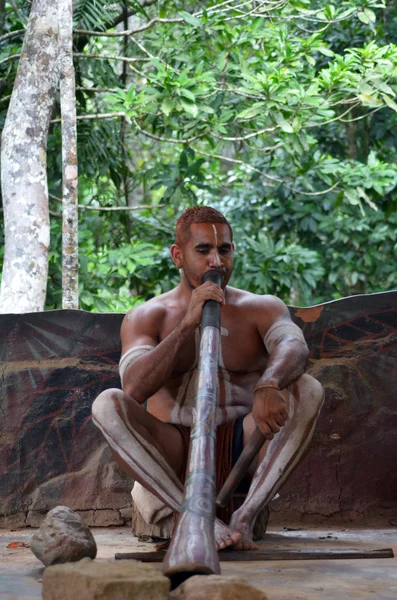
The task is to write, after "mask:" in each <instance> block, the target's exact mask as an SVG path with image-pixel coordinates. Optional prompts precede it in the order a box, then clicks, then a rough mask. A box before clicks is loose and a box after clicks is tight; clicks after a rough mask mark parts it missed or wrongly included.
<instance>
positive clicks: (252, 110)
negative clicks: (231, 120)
mask: <svg viewBox="0 0 397 600" xmlns="http://www.w3.org/2000/svg"><path fill="white" fill-rule="evenodd" d="M264 109H265V103H264V102H255V103H254V104H253V105H252V106H250V107H249V108H245V109H244V110H242V111H241V112H240V113H239V114H238V115H237V118H238V119H251V118H253V117H256V116H257V115H259V114H261V113H264V112H265V110H264Z"/></svg>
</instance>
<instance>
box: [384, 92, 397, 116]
mask: <svg viewBox="0 0 397 600" xmlns="http://www.w3.org/2000/svg"><path fill="white" fill-rule="evenodd" d="M381 96H382V98H383V100H384V101H385V102H386V104H387V106H388V107H389V108H391V109H393V110H394V111H396V112H397V104H396V103H395V102H394V100H393V99H392V98H390V96H388V95H387V94H381Z"/></svg>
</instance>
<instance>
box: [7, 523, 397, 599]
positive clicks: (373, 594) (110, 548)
mask: <svg viewBox="0 0 397 600" xmlns="http://www.w3.org/2000/svg"><path fill="white" fill-rule="evenodd" d="M33 532H34V530H33V529H31V528H29V529H23V530H18V531H6V530H0V600H16V599H17V600H20V599H21V600H22V599H23V600H37V599H38V598H41V580H42V574H43V568H42V565H41V563H40V561H39V560H38V559H37V558H36V557H35V556H34V555H33V554H32V552H31V551H30V549H29V548H23V547H19V548H15V549H12V548H7V545H8V544H9V543H10V542H14V541H19V542H25V543H29V541H30V538H31V536H32V534H33ZM92 532H93V534H94V537H95V539H96V542H97V545H98V556H97V560H99V561H103V560H105V559H109V558H110V559H112V558H114V554H115V553H116V552H134V551H144V550H148V551H150V550H153V544H149V543H143V542H140V541H139V540H138V539H137V538H135V537H134V536H132V534H131V533H130V531H129V530H128V529H127V528H125V527H124V528H106V529H105V528H97V529H96V528H94V529H92ZM260 545H261V547H263V548H277V549H283V548H296V549H298V548H324V549H330V548H335V549H344V548H358V549H359V548H362V549H370V548H371V549H373V548H386V547H392V548H393V550H394V553H395V554H396V556H397V529H396V528H394V529H363V530H357V529H331V530H324V529H310V530H309V529H297V530H289V529H275V528H273V529H272V528H270V529H269V531H268V533H267V534H266V539H265V540H263V541H262V542H261V543H260ZM158 568H160V565H158ZM222 573H223V574H225V575H228V574H229V575H240V576H242V577H244V578H245V579H246V580H247V581H248V582H249V583H250V584H251V585H254V586H256V587H258V588H260V589H262V590H263V591H265V592H266V593H267V595H268V599H269V600H348V599H350V598H354V599H355V600H370V599H371V600H378V599H379V600H397V558H392V559H360V560H358V559H356V560H307V561H297V560H296V561H292V560H288V561H271V562H258V561H256V562H244V563H242V562H239V563H237V562H233V563H222Z"/></svg>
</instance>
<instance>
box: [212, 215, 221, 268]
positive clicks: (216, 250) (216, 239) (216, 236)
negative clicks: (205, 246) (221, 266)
mask: <svg viewBox="0 0 397 600" xmlns="http://www.w3.org/2000/svg"><path fill="white" fill-rule="evenodd" d="M212 229H213V230H214V238H215V252H216V253H217V255H218V261H219V262H220V260H221V258H220V256H219V252H218V232H217V230H216V226H215V225H214V223H212Z"/></svg>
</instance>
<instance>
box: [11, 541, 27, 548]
mask: <svg viewBox="0 0 397 600" xmlns="http://www.w3.org/2000/svg"><path fill="white" fill-rule="evenodd" d="M7 548H30V545H29V544H26V542H10V543H9V544H7Z"/></svg>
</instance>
